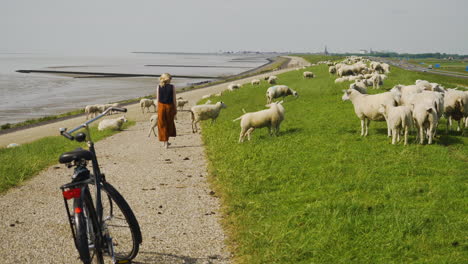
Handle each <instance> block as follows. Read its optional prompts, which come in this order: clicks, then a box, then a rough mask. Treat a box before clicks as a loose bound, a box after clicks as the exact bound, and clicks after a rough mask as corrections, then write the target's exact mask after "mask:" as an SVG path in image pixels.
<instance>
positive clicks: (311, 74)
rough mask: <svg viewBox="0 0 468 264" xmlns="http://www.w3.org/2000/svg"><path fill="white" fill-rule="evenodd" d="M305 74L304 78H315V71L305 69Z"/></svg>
mask: <svg viewBox="0 0 468 264" xmlns="http://www.w3.org/2000/svg"><path fill="white" fill-rule="evenodd" d="M303 76H304V78H314V77H315V75H314V73H313V72H310V71H305V72H304V73H303Z"/></svg>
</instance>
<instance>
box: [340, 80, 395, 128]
mask: <svg viewBox="0 0 468 264" xmlns="http://www.w3.org/2000/svg"><path fill="white" fill-rule="evenodd" d="M343 92H344V94H343V97H342V98H341V99H342V100H343V101H346V100H350V101H351V102H352V103H353V106H354V112H355V113H356V115H357V117H358V118H359V119H361V136H367V134H368V131H369V124H370V121H371V120H373V121H384V120H385V116H384V115H383V114H382V113H381V112H379V108H380V107H381V105H390V106H396V105H397V102H398V98H397V95H396V94H395V93H393V92H385V93H380V94H372V95H369V94H361V93H360V92H358V91H356V90H355V89H348V90H343ZM387 135H388V136H389V137H390V136H391V131H390V129H387Z"/></svg>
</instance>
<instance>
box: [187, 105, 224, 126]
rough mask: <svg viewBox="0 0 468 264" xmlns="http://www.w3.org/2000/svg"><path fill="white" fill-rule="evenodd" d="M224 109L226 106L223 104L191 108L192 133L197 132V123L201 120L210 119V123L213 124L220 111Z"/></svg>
mask: <svg viewBox="0 0 468 264" xmlns="http://www.w3.org/2000/svg"><path fill="white" fill-rule="evenodd" d="M226 107H227V106H226V105H225V104H224V103H223V102H217V103H216V104H203V105H196V106H193V107H192V108H191V109H190V113H191V118H192V132H193V133H196V132H198V128H197V123H198V122H200V121H201V120H207V119H211V123H214V122H215V120H216V118H218V115H219V112H221V109H222V108H226Z"/></svg>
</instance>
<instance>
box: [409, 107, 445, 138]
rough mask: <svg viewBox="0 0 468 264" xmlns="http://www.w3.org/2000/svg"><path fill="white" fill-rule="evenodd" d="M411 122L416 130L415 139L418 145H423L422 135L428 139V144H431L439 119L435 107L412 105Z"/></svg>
mask: <svg viewBox="0 0 468 264" xmlns="http://www.w3.org/2000/svg"><path fill="white" fill-rule="evenodd" d="M412 111H413V120H414V124H415V126H416V129H417V130H418V134H417V135H416V139H418V138H419V143H420V144H424V134H426V136H427V138H428V142H427V143H428V144H432V138H433V136H434V134H435V130H436V127H437V124H438V122H439V119H438V117H437V112H436V110H435V105H432V106H431V105H427V104H425V103H419V104H412Z"/></svg>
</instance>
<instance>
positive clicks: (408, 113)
mask: <svg viewBox="0 0 468 264" xmlns="http://www.w3.org/2000/svg"><path fill="white" fill-rule="evenodd" d="M317 64H327V65H328V66H329V73H330V74H336V75H337V76H338V78H337V79H336V80H335V83H341V82H344V81H352V82H353V83H351V84H350V85H349V89H346V90H343V92H344V94H343V96H342V100H344V101H346V100H349V101H351V102H352V104H353V106H354V111H355V113H356V115H357V117H358V118H359V119H360V120H361V136H367V135H368V131H369V124H370V122H371V121H385V122H386V123H387V135H388V137H392V144H396V142H397V141H400V136H401V135H403V136H404V144H405V145H407V144H408V134H409V133H410V129H411V128H412V127H413V126H414V127H415V128H416V129H417V135H416V139H417V140H419V142H420V143H421V144H423V143H424V141H425V139H427V143H428V144H432V142H433V138H434V136H435V134H436V131H437V126H438V124H439V121H440V120H441V118H442V117H445V118H446V119H447V130H448V129H449V128H451V126H452V120H456V121H458V130H463V127H467V126H468V91H460V90H456V89H446V88H444V87H442V86H441V85H440V84H437V83H430V82H428V81H425V80H417V81H416V82H415V84H410V85H401V84H400V85H396V86H395V87H393V88H392V89H391V90H389V91H387V92H383V93H378V94H367V88H368V87H373V88H374V89H379V88H380V85H383V81H384V80H385V79H387V74H389V73H390V66H389V65H388V64H386V63H380V62H376V61H370V60H369V59H365V58H362V57H355V56H352V57H348V58H346V59H345V60H344V61H342V62H339V63H334V62H331V61H322V62H319V63H317ZM302 69H303V68H302ZM298 70H299V69H298ZM303 77H304V78H314V77H315V75H314V74H313V73H312V72H310V71H304V72H303ZM264 80H265V81H267V82H268V83H269V84H272V85H273V86H271V87H269V88H268V89H267V91H266V93H265V96H266V103H267V104H266V107H267V109H263V110H260V111H257V112H250V113H246V112H245V110H243V109H242V110H243V111H244V114H243V115H241V116H240V117H238V118H236V119H234V120H233V121H239V120H240V126H241V132H240V135H239V143H241V142H243V141H244V140H245V138H246V137H247V139H248V140H250V138H251V134H252V132H253V131H254V130H255V129H258V128H263V127H267V128H268V129H269V134H270V135H278V132H279V128H280V124H281V122H282V121H283V120H284V113H285V109H284V106H283V101H279V102H274V101H273V100H274V99H276V98H280V97H283V98H284V97H285V96H288V95H293V96H295V97H298V93H297V92H296V91H294V90H293V89H291V88H289V87H288V86H286V85H276V84H277V82H278V77H277V76H274V75H272V76H266V77H265V79H264ZM260 82H261V81H260V79H254V80H252V81H251V85H259V84H260ZM241 87H242V85H241V84H239V83H230V84H229V85H228V86H227V89H226V90H227V91H231V92H232V91H235V90H237V89H240V88H241ZM221 95H222V92H221V93H217V94H207V95H205V96H203V97H202V98H211V97H213V96H214V97H217V96H221ZM187 103H188V101H187V100H184V99H183V98H181V97H179V98H178V99H177V107H178V108H179V109H182V110H183V107H184V106H185V105H186V104H187ZM156 105H157V104H156V102H155V100H151V99H142V100H141V101H140V107H141V111H142V113H145V109H146V112H149V110H150V107H153V109H154V112H156V107H157V106H156ZM108 106H117V105H115V104H112V105H101V106H99V105H93V106H87V107H86V109H85V112H86V118H88V115H90V114H95V113H99V112H102V111H103V110H105V109H106V107H108ZM226 107H227V106H226V104H225V103H223V102H217V103H211V100H208V101H207V102H206V103H204V104H201V105H195V106H193V107H191V108H190V110H189V112H190V113H191V122H192V132H193V133H197V132H198V127H197V123H199V122H200V121H202V120H208V119H211V120H212V123H213V122H215V120H216V119H217V117H218V116H219V114H220V112H221V109H223V108H226ZM124 122H126V119H125V116H123V117H120V118H117V119H107V120H103V121H101V123H100V124H99V130H101V129H109V128H111V129H120V128H121V127H122V124H123V123H124ZM156 126H157V115H152V116H151V117H150V131H149V134H148V136H150V135H151V132H153V133H154V135H155V136H156V132H155V127H156Z"/></svg>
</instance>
